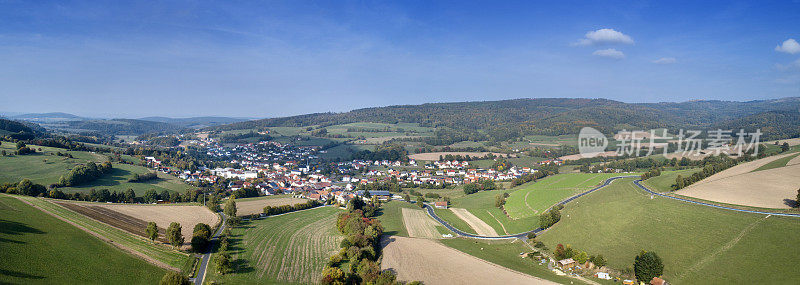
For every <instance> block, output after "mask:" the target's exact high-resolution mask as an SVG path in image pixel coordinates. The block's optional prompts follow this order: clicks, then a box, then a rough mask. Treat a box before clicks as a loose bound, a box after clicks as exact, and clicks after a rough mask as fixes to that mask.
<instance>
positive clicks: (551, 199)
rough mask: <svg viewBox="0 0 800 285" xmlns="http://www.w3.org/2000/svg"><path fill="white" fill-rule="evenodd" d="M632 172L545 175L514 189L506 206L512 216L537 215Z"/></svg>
mask: <svg viewBox="0 0 800 285" xmlns="http://www.w3.org/2000/svg"><path fill="white" fill-rule="evenodd" d="M625 175H635V174H624V173H565V174H557V175H553V176H548V177H545V178H543V179H540V180H539V181H536V182H529V183H526V184H524V185H520V186H519V187H517V188H515V189H513V190H514V191H513V192H511V196H510V197H508V199H507V200H506V205H505V209H506V211H507V212H508V215H509V216H511V217H512V218H526V217H532V216H537V215H539V214H540V213H541V212H543V211H545V210H547V209H548V208H550V207H551V206H553V204H555V203H558V202H559V201H561V200H564V199H566V198H569V197H570V196H572V195H575V194H578V193H581V192H584V191H586V190H589V189H592V188H594V187H595V186H597V185H600V184H602V183H603V181H605V180H606V179H608V178H611V177H615V176H625Z"/></svg>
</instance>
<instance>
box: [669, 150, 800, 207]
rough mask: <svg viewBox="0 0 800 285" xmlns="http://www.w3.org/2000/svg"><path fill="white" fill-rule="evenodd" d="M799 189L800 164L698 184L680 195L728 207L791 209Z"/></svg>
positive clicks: (680, 192)
mask: <svg viewBox="0 0 800 285" xmlns="http://www.w3.org/2000/svg"><path fill="white" fill-rule="evenodd" d="M756 162H757V161H756ZM736 167H738V166H736ZM750 167H752V166H750ZM748 169H749V168H748ZM739 171H741V170H739ZM723 172H724V171H723ZM723 172H720V173H719V174H723ZM719 174H717V175H719ZM728 174H730V173H728ZM715 176H716V175H713V176H711V177H709V178H714V177H715ZM703 181H705V180H703ZM703 181H701V182H703ZM798 185H800V164H795V165H791V166H785V167H778V168H773V169H768V170H761V171H756V172H748V173H744V174H738V175H733V176H726V177H722V178H717V179H714V180H711V181H707V182H705V183H696V184H693V185H691V186H689V187H687V188H685V189H682V190H680V191H678V192H676V193H677V194H680V195H684V196H689V197H694V198H698V199H703V200H709V201H715V202H721V203H727V204H736V205H745V206H752V207H762V208H773V209H788V208H791V206H792V205H793V202H792V201H793V200H794V199H795V198H796V197H797V187H798Z"/></svg>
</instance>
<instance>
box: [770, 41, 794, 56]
mask: <svg viewBox="0 0 800 285" xmlns="http://www.w3.org/2000/svg"><path fill="white" fill-rule="evenodd" d="M775 50H776V51H779V52H785V53H788V54H796V53H800V43H797V41H796V40H794V39H788V40H786V41H784V42H783V44H780V45H778V46H776V47H775Z"/></svg>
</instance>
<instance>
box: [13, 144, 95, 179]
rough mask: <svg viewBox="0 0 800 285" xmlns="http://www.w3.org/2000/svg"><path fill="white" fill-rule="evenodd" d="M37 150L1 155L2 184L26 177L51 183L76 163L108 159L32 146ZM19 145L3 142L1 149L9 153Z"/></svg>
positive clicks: (81, 152) (77, 152)
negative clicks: (28, 152) (70, 156)
mask: <svg viewBox="0 0 800 285" xmlns="http://www.w3.org/2000/svg"><path fill="white" fill-rule="evenodd" d="M29 147H31V148H35V149H36V150H37V151H38V150H39V149H42V151H41V152H37V153H36V154H27V155H7V156H0V183H17V182H19V181H20V180H22V179H23V178H28V179H30V180H31V181H33V182H34V183H38V184H42V185H49V184H52V183H57V182H58V178H60V177H61V175H63V174H65V173H67V171H69V170H70V169H72V168H73V167H75V165H78V164H83V163H86V162H89V161H94V162H103V161H106V160H107V158H106V157H105V156H103V155H100V154H94V153H89V152H85V151H67V150H65V149H61V148H54V147H44V146H35V145H29ZM16 149H17V148H16V145H15V144H13V143H10V142H3V143H2V145H0V150H5V151H6V152H7V153H11V152H13V151H16ZM56 152H62V153H69V154H71V155H72V156H73V157H74V158H66V157H63V156H56V155H54V154H55V153H56Z"/></svg>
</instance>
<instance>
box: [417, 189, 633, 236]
mask: <svg viewBox="0 0 800 285" xmlns="http://www.w3.org/2000/svg"><path fill="white" fill-rule="evenodd" d="M632 177H639V176H636V175H634V176H617V177H611V178H609V179H606V181H604V182H603V184H602V185H600V186H597V187H595V188H592V189H591V190H588V191H586V192H583V193H580V194H577V195H575V196H572V197H569V198H567V199H565V200H564V201H561V202H558V203H556V205H564V204H566V203H569V202H571V201H572V200H575V199H578V198H580V197H581V196H583V195H586V194H589V193H592V192H594V191H597V190H599V189H601V188H603V187H606V186H608V185H609V184H611V182H614V180H617V179H622V178H632ZM425 210H427V211H428V215H430V216H431V217H432V218H433V219H434V220H436V221H437V222H439V223H440V224H442V225H443V226H444V227H445V228H447V229H449V230H451V231H453V232H454V233H456V234H457V235H459V236H462V237H469V238H475V239H487V240H488V239H513V238H518V239H522V240H526V239H528V234H529V233H535V234H538V233H540V232H541V231H543V230H544V229H542V228H537V229H534V230H530V231H527V232H523V233H518V234H513V235H505V236H497V237H489V236H481V235H476V234H471V233H465V232H462V231H461V230H459V229H457V228H455V227H453V226H451V225H450V224H448V223H447V222H445V221H444V220H442V219H441V218H439V216H437V215H436V212H435V211H433V207H432V206H431V205H430V204H425Z"/></svg>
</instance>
